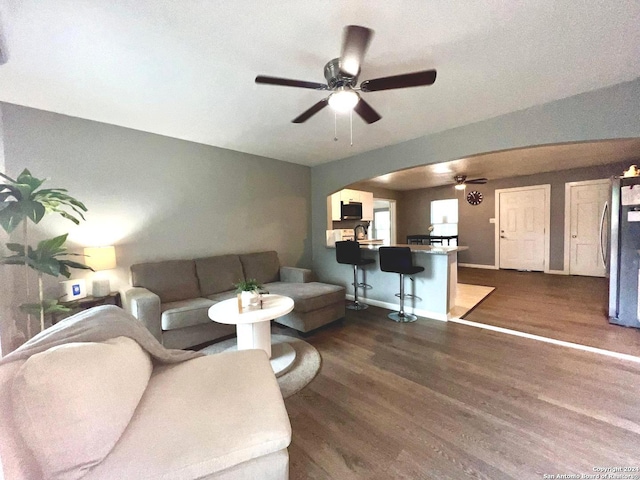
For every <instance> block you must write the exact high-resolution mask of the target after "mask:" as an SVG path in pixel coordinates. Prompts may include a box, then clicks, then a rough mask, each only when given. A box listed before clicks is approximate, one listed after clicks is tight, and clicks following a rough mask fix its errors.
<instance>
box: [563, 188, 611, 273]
mask: <svg viewBox="0 0 640 480" xmlns="http://www.w3.org/2000/svg"><path fill="white" fill-rule="evenodd" d="M570 193H571V195H570V202H571V203H570V207H569V208H570V228H569V232H565V235H566V234H567V233H568V234H569V235H570V239H569V273H570V274H571V275H589V276H593V277H604V276H605V274H606V268H605V264H604V261H603V258H602V247H603V245H602V244H601V231H600V228H601V227H602V228H605V227H606V225H603V224H602V222H603V211H604V206H605V204H606V202H607V199H608V197H609V181H608V180H603V181H602V183H597V184H588V185H574V186H571V187H570Z"/></svg>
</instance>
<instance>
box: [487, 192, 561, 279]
mask: <svg viewBox="0 0 640 480" xmlns="http://www.w3.org/2000/svg"><path fill="white" fill-rule="evenodd" d="M539 189H543V190H544V270H543V272H544V273H549V255H550V244H551V241H550V240H551V184H548V183H547V184H544V185H529V186H526V187H514V188H500V189H497V190H495V193H494V196H495V199H496V201H495V220H496V223H495V229H494V244H495V261H494V264H495V267H496V269H500V194H501V193H517V192H524V191H527V190H539Z"/></svg>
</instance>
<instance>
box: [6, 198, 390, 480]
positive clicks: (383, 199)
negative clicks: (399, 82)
mask: <svg viewBox="0 0 640 480" xmlns="http://www.w3.org/2000/svg"><path fill="white" fill-rule="evenodd" d="M376 200H380V201H382V202H389V218H390V220H391V230H390V236H391V238H390V240H391V245H396V244H397V243H398V222H397V220H396V202H397V200H396V199H395V198H381V197H373V201H374V202H375V201H376ZM374 216H375V208H374ZM0 480H1V479H0Z"/></svg>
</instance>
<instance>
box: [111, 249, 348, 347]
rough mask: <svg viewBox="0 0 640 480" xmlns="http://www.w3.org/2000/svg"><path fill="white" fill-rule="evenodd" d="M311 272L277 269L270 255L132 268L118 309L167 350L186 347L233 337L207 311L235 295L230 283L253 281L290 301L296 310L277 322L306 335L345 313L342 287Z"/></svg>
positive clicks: (227, 327)
mask: <svg viewBox="0 0 640 480" xmlns="http://www.w3.org/2000/svg"><path fill="white" fill-rule="evenodd" d="M312 277H313V276H312V272H311V270H308V269H304V268H295V267H281V266H280V261H279V259H278V254H277V252H275V251H268V252H257V253H246V254H230V255H218V256H212V257H206V258H198V259H195V260H166V261H161V262H153V263H140V264H136V265H132V266H131V285H132V287H131V288H128V289H126V290H124V291H123V292H121V293H122V298H123V306H124V308H125V309H126V310H127V311H128V312H130V313H131V314H132V315H133V316H134V317H136V318H137V319H138V320H140V321H141V322H142V323H143V324H144V325H145V326H146V327H147V328H148V329H149V331H150V332H151V333H152V334H153V335H154V336H155V337H156V338H157V339H158V340H159V341H160V342H161V343H162V344H163V345H164V346H165V347H168V348H186V347H190V346H194V345H198V344H202V343H205V342H209V341H212V340H217V339H220V338H223V337H225V336H228V335H232V334H233V333H234V332H235V327H234V326H233V325H224V324H219V323H215V322H213V321H211V320H210V319H209V317H208V315H207V311H208V310H209V307H210V306H211V305H213V304H215V303H217V302H220V301H222V300H226V299H229V298H233V297H235V295H236V292H235V289H234V284H236V283H238V282H239V281H240V280H244V279H250V278H251V279H256V280H257V281H258V282H259V283H261V284H262V285H263V286H264V288H265V289H266V290H268V291H269V293H275V294H279V295H286V296H288V297H291V298H293V300H294V302H295V307H294V309H293V311H292V312H291V313H289V314H287V315H285V316H284V317H280V318H277V319H275V321H276V322H277V323H280V324H282V325H286V326H288V327H291V328H294V329H296V330H298V331H300V332H305V333H306V332H309V331H311V330H314V329H316V328H318V327H321V326H323V325H326V324H327V323H330V322H333V321H335V320H339V319H340V318H343V317H344V314H345V301H344V300H345V289H344V287H342V286H337V285H329V284H326V283H320V282H314V281H312V280H313V278H312Z"/></svg>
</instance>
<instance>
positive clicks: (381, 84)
mask: <svg viewBox="0 0 640 480" xmlns="http://www.w3.org/2000/svg"><path fill="white" fill-rule="evenodd" d="M372 36H373V30H371V29H370V28H366V27H361V26H358V25H348V26H346V27H345V28H344V36H343V40H342V53H341V55H340V58H334V59H333V60H331V61H329V62H328V63H327V64H326V65H325V66H324V77H325V78H326V80H327V84H326V85H325V84H324V83H315V82H306V81H303V80H292V79H288V78H278V77H268V76H264V75H258V76H257V77H256V83H263V84H268V85H282V86H285V87H300V88H310V89H312V90H329V91H331V94H330V95H329V96H328V97H326V98H323V99H322V100H320V101H319V102H318V103H316V104H315V105H313V106H312V107H311V108H309V109H308V110H306V111H305V112H303V113H302V114H300V115H298V116H297V117H296V118H294V119H293V120H292V122H293V123H303V122H305V121H307V120H309V118H311V117H312V116H313V115H315V114H316V113H318V112H319V111H320V110H322V109H323V108H324V107H326V106H327V105H329V106H331V108H333V109H334V110H335V111H337V112H349V111H351V110H353V111H355V112H356V113H357V114H358V115H360V117H362V119H363V120H364V121H365V122H367V123H374V122H377V121H378V120H380V119H381V118H382V117H381V116H380V115H379V114H378V112H376V111H375V110H374V109H373V108H372V107H371V105H369V104H368V103H367V102H365V101H364V99H363V98H362V97H361V96H360V93H358V92H377V91H381V90H392V89H396V88H407V87H419V86H423V85H432V84H433V83H434V82H435V81H436V71H435V70H422V71H419V72H412V73H405V74H402V75H394V76H391V77H382V78H375V79H373V80H365V81H363V82H361V83H360V86H359V87H358V86H357V83H358V75H359V74H360V65H361V64H362V61H363V60H364V55H365V53H366V51H367V48H368V46H369V42H370V41H371V37H372Z"/></svg>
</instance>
